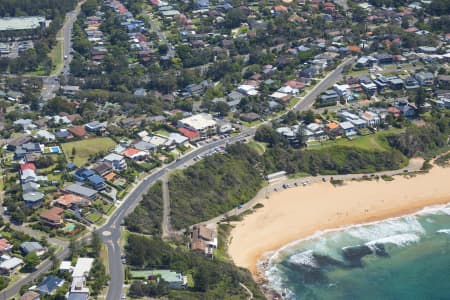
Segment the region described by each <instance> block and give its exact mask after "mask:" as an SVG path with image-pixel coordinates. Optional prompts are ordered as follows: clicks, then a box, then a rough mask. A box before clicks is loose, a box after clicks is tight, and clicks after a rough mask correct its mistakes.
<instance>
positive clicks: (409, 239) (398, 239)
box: [366, 233, 420, 249]
mask: <svg viewBox="0 0 450 300" xmlns="http://www.w3.org/2000/svg"><path fill="white" fill-rule="evenodd" d="M419 240H420V237H419V236H418V235H417V234H413V233H405V234H397V235H391V236H387V237H384V238H381V239H376V240H372V241H370V242H367V243H366V245H367V246H369V247H370V246H375V245H376V244H395V245H397V246H406V245H409V244H411V243H416V242H418V241H419ZM372 249H373V248H372Z"/></svg>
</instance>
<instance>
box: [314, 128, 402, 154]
mask: <svg viewBox="0 0 450 300" xmlns="http://www.w3.org/2000/svg"><path fill="white" fill-rule="evenodd" d="M400 131H401V130H400V129H396V128H392V129H389V130H385V131H381V132H378V133H375V134H370V135H366V136H355V137H354V139H353V140H348V139H346V138H341V139H337V140H328V141H325V142H323V143H322V145H321V146H319V147H312V148H311V149H320V148H322V147H332V146H350V147H357V148H361V149H365V150H379V151H383V150H389V149H390V146H389V144H388V141H387V139H386V136H387V135H389V134H393V133H397V132H400Z"/></svg>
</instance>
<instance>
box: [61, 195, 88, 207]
mask: <svg viewBox="0 0 450 300" xmlns="http://www.w3.org/2000/svg"><path fill="white" fill-rule="evenodd" d="M81 200H83V198H81V197H80V196H77V195H74V194H65V195H62V196H61V197H59V198H58V199H56V203H58V204H59V205H62V206H65V207H70V206H72V204H73V203H76V202H80V201H81Z"/></svg>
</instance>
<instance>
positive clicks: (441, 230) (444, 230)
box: [436, 229, 450, 234]
mask: <svg viewBox="0 0 450 300" xmlns="http://www.w3.org/2000/svg"><path fill="white" fill-rule="evenodd" d="M436 232H438V233H446V234H450V229H439V230H438V231H436Z"/></svg>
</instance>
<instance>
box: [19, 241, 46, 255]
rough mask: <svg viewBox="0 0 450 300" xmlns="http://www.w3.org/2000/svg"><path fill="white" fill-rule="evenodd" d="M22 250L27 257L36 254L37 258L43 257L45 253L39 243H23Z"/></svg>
mask: <svg viewBox="0 0 450 300" xmlns="http://www.w3.org/2000/svg"><path fill="white" fill-rule="evenodd" d="M20 250H22V252H23V253H24V254H25V255H27V254H30V253H36V255H37V256H42V255H44V253H45V248H44V246H42V245H41V244H40V243H38V242H23V243H22V244H20Z"/></svg>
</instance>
